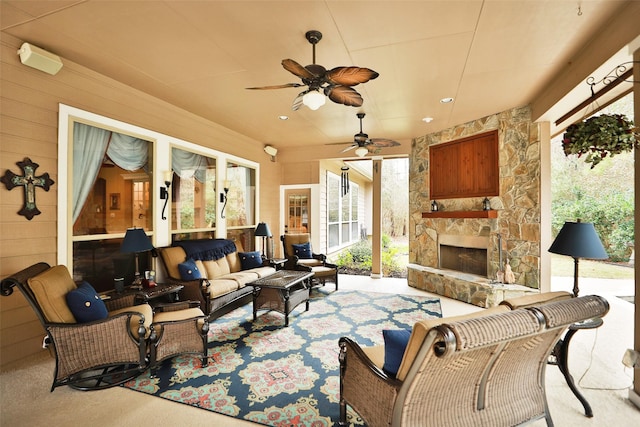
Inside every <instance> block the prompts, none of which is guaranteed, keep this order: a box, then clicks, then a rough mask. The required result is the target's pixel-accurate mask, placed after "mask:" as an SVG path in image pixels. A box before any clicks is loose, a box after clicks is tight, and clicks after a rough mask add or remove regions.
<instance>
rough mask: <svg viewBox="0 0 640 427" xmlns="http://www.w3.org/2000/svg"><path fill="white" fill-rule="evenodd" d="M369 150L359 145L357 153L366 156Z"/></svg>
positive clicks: (359, 155)
mask: <svg viewBox="0 0 640 427" xmlns="http://www.w3.org/2000/svg"><path fill="white" fill-rule="evenodd" d="M368 152H369V150H367V149H366V148H365V147H358V148H357V149H356V155H357V156H358V157H364V156H366V155H367V153H368Z"/></svg>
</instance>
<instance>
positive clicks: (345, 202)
mask: <svg viewBox="0 0 640 427" xmlns="http://www.w3.org/2000/svg"><path fill="white" fill-rule="evenodd" d="M331 181H334V182H333V183H334V184H335V182H337V183H338V185H337V190H336V191H335V194H333V193H332V191H331V190H330V188H331V185H332V183H331ZM354 190H355V191H354ZM360 193H361V191H360V185H359V184H357V183H356V182H353V181H352V180H349V192H348V193H347V194H345V195H344V197H343V196H341V195H340V176H339V175H337V174H335V173H333V172H331V171H327V183H326V194H327V203H326V208H327V216H326V218H327V225H326V230H327V251H328V252H334V251H337V250H339V249H341V248H344V247H347V246H350V245H352V244H354V243H356V242H357V241H358V240H360V225H361V218H360V211H359V207H360V196H361V194H360ZM334 197H335V199H332V198H334ZM336 199H337V201H338V220H337V221H331V220H330V213H329V209H330V206H331V201H332V200H336ZM354 199H355V205H354ZM345 207H346V208H347V213H348V215H347V217H348V218H347V219H346V220H345V219H344V217H343V215H344V213H345ZM354 225H355V226H356V229H357V230H358V231H357V232H354ZM331 226H334V227H335V226H337V228H338V244H337V245H333V246H331V245H330V243H331ZM344 227H347V230H348V232H349V234H350V235H349V236H348V239H347V240H345V238H344V233H343V231H344Z"/></svg>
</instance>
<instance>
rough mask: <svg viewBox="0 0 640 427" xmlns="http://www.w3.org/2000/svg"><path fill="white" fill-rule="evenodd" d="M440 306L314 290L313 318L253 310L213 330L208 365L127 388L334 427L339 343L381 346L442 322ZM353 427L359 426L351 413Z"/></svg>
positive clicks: (168, 367)
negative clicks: (389, 333) (388, 337)
mask: <svg viewBox="0 0 640 427" xmlns="http://www.w3.org/2000/svg"><path fill="white" fill-rule="evenodd" d="M441 316H442V312H441V309H440V300H439V299H437V298H427V297H420V296H408V295H394V294H383V293H365V292H359V291H334V292H331V291H329V290H325V288H321V290H315V289H314V290H313V292H312V300H311V303H310V310H309V311H308V312H307V311H304V304H301V305H299V306H298V307H297V308H296V309H295V310H294V311H293V312H292V313H291V314H290V315H289V326H288V327H285V326H284V316H283V315H281V314H280V313H277V312H272V311H269V312H267V311H259V312H258V319H257V320H256V321H255V322H254V321H253V312H252V306H251V304H247V305H245V306H244V307H241V308H239V309H236V310H234V311H232V312H230V313H229V314H227V315H225V316H222V317H220V318H218V319H216V320H215V321H213V322H212V323H211V327H210V331H209V356H210V358H209V363H208V365H207V366H204V367H203V366H202V363H201V360H200V359H199V358H197V357H192V356H183V357H176V358H173V359H170V360H167V361H165V362H164V363H163V364H162V365H161V367H160V368H159V369H157V370H156V371H155V373H154V375H153V376H150V373H149V371H147V372H146V373H144V374H143V375H141V376H139V377H138V378H136V379H135V380H132V381H130V382H128V383H126V384H125V385H124V386H125V387H128V388H130V389H132V390H136V391H140V392H144V393H148V394H151V395H154V396H158V397H162V398H165V399H169V400H172V401H175V402H180V403H184V404H187V405H192V406H196V407H198V408H202V409H207V410H210V411H215V412H218V413H220V414H225V415H228V416H232V417H236V418H240V419H244V420H248V421H253V422H255V423H259V424H263V425H268V426H279V427H280V426H313V427H321V426H334V425H337V423H338V418H339V405H338V400H339V394H340V381H339V362H338V354H339V348H338V339H339V338H340V337H342V336H348V337H351V338H353V339H355V341H356V342H358V343H359V344H360V345H363V346H370V345H375V344H382V343H383V338H382V330H383V329H400V328H411V327H412V326H413V324H414V323H415V322H416V321H418V320H421V319H427V318H433V317H441ZM348 416H349V422H350V424H351V425H364V423H363V422H362V420H361V419H359V417H358V416H357V414H356V413H355V412H353V411H351V410H349V413H348Z"/></svg>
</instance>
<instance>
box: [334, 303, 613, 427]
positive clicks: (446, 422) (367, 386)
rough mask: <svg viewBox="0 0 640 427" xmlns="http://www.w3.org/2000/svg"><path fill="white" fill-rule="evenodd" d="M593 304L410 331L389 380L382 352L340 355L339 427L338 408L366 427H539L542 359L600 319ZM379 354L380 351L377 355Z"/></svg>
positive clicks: (511, 309) (346, 349)
mask: <svg viewBox="0 0 640 427" xmlns="http://www.w3.org/2000/svg"><path fill="white" fill-rule="evenodd" d="M608 310H609V305H608V303H607V301H606V300H605V299H604V298H602V297H599V296H593V295H592V296H585V297H580V298H571V295H570V294H568V293H566V292H553V293H548V294H540V295H535V296H533V297H522V298H521V299H518V298H515V299H513V300H510V301H507V302H505V303H504V304H501V305H500V306H498V307H494V308H490V309H488V310H484V311H482V312H478V313H474V314H471V315H466V316H457V317H450V318H443V319H433V320H429V321H421V322H418V323H416V324H415V325H414V327H413V329H412V331H411V335H410V338H409V341H408V344H407V346H406V350H404V355H403V358H402V361H401V362H400V366H399V369H398V371H397V374H396V375H395V376H393V375H391V374H389V373H388V372H387V371H385V370H384V369H383V367H384V366H385V360H384V358H385V346H376V347H369V348H365V347H360V346H359V345H358V344H357V343H355V342H354V341H353V340H351V339H349V338H347V337H343V338H341V339H340V340H339V345H340V423H339V424H340V425H347V405H349V406H351V407H352V408H353V409H354V410H355V411H356V412H357V413H358V414H359V415H360V416H361V417H362V418H363V419H364V421H365V422H366V423H367V425H368V426H369V427H377V426H418V425H420V426H448V427H449V426H489V425H491V426H513V425H519V424H523V423H527V422H529V421H532V420H536V419H540V418H545V420H546V422H547V425H548V426H553V421H552V420H551V415H550V413H549V409H548V405H547V399H546V393H545V383H544V378H545V367H546V365H547V363H546V362H547V359H548V356H549V354H550V353H551V351H552V350H553V348H554V345H555V344H556V342H557V341H558V340H559V339H560V337H561V335H562V334H563V333H564V331H565V330H566V329H567V327H568V326H569V325H570V324H572V323H575V322H579V321H582V320H586V319H591V318H597V317H602V316H604V315H605V314H606V313H607V312H608ZM387 350H388V349H387Z"/></svg>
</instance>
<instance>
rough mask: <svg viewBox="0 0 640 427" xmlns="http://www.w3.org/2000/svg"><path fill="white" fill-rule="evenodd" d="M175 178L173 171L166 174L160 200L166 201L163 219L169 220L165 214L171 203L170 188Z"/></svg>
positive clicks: (163, 208)
mask: <svg viewBox="0 0 640 427" xmlns="http://www.w3.org/2000/svg"><path fill="white" fill-rule="evenodd" d="M172 178H173V171H172V170H170V171H167V172H165V173H164V187H160V199H161V200H164V206H163V207H162V219H167V216H166V215H165V214H164V212H165V210H166V209H167V203H168V202H169V187H171V179H172Z"/></svg>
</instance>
